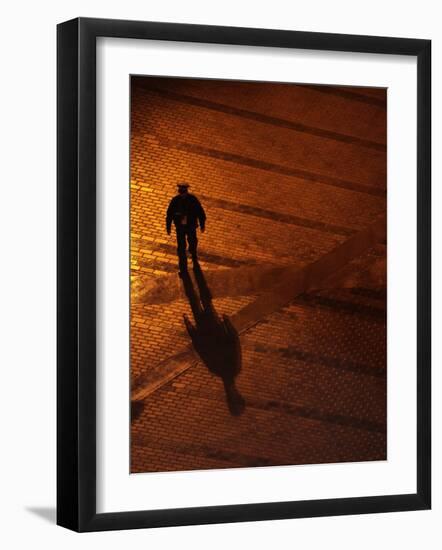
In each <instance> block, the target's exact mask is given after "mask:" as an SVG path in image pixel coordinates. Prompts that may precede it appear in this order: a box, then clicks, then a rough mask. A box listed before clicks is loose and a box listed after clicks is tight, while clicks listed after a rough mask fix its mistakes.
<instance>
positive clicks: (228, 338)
mask: <svg viewBox="0 0 442 550" xmlns="http://www.w3.org/2000/svg"><path fill="white" fill-rule="evenodd" d="M193 270H194V273H195V279H196V282H197V285H198V290H199V298H198V296H197V294H196V292H195V289H194V286H193V282H192V279H191V277H190V275H189V273H188V272H185V273H183V274H182V281H183V285H184V291H185V293H186V296H187V298H188V300H189V304H190V307H191V309H192V314H193V318H194V320H195V324H193V323H192V322H191V321H190V320H189V318H188V317H187V315H184V323H185V325H186V328H187V332H188V333H189V336H190V337H191V339H192V344H193V347H194V348H195V350H196V352H197V353H198V355H199V356H200V358H201V359H202V361H203V362H204V364H205V365H206V367H207V368H208V369H209V370H210V371H211V372H213V373H214V374H216V375H217V376H219V377H220V378H221V379H222V381H223V383H224V389H225V392H226V399H227V404H228V406H229V410H230V412H231V413H232V414H234V415H239V414H241V413H242V412H243V410H244V406H245V403H244V399H243V397H242V396H241V394H240V393H239V391H238V390H237V388H236V386H235V377H236V376H237V375H238V373H239V371H240V370H241V343H240V340H239V334H238V331H237V330H236V329H235V327H234V326H233V324H232V322H231V321H230V319H229V318H228V317H227V315H223V316H222V318H220V316H219V315H218V313H217V312H216V310H215V308H214V306H213V303H212V296H211V294H210V290H209V288H208V286H207V283H206V280H205V278H204V275H203V272H202V271H201V268H200V266H199V264H198V263H197V262H196V263H195V264H194V267H193Z"/></svg>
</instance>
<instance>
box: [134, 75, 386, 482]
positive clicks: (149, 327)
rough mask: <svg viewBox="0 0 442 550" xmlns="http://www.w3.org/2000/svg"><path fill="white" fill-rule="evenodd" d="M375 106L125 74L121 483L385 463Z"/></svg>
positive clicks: (335, 89) (344, 96)
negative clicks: (125, 346)
mask: <svg viewBox="0 0 442 550" xmlns="http://www.w3.org/2000/svg"><path fill="white" fill-rule="evenodd" d="M387 95H388V90H387V88H375V87H356V86H340V85H320V84H317V83H316V84H315V83H314V82H312V83H305V82H301V83H293V82H270V81H239V80H216V79H204V78H177V77H166V76H161V77H159V76H150V75H134V74H132V75H130V182H129V181H128V185H130V268H129V265H128V285H129V281H130V387H131V391H130V410H131V426H130V449H129V452H130V473H132V474H138V473H148V472H177V471H181V472H185V471H190V470H211V469H223V468H253V467H268V466H296V465H305V464H309V465H312V464H335V463H344V462H345V463H347V462H365V461H385V460H387V459H388V455H387V437H388V434H387V246H388V245H387V233H386V218H387ZM128 406H129V404H128Z"/></svg>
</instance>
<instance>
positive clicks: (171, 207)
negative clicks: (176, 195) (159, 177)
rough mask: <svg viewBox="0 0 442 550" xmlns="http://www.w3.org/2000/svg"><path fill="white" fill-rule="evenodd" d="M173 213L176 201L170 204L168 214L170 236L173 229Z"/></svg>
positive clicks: (167, 226)
mask: <svg viewBox="0 0 442 550" xmlns="http://www.w3.org/2000/svg"><path fill="white" fill-rule="evenodd" d="M173 212H174V200H173V199H172V200H171V201H170V203H169V207H168V209H167V213H166V231H167V234H168V235H170V231H171V228H172V220H173Z"/></svg>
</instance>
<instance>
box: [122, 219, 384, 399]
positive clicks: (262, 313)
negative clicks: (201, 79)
mask: <svg viewBox="0 0 442 550" xmlns="http://www.w3.org/2000/svg"><path fill="white" fill-rule="evenodd" d="M385 238H386V216H385V215H382V216H380V217H378V218H377V219H376V221H375V222H374V223H372V224H371V225H369V226H368V227H367V228H366V229H363V230H362V231H360V232H358V233H356V234H355V235H354V236H353V237H350V239H348V240H346V241H344V242H343V243H342V244H340V245H339V246H337V247H336V248H334V249H333V250H331V251H330V252H329V253H327V254H325V255H324V256H322V257H321V258H319V259H318V260H316V261H314V262H312V263H311V264H308V265H307V266H304V267H302V268H299V267H293V266H292V267H288V268H286V270H284V272H283V273H282V274H281V276H280V278H279V280H278V283H277V284H276V285H274V286H273V287H272V288H271V289H270V290H268V291H267V292H264V293H263V294H262V295H261V296H259V297H258V298H257V299H256V300H255V301H254V302H252V303H251V304H248V305H246V306H244V307H243V308H242V309H240V310H239V311H238V312H237V313H235V314H234V315H232V316H231V317H230V320H231V322H232V323H233V325H234V327H235V328H236V330H237V331H238V332H239V333H243V332H245V331H247V330H249V329H250V328H252V327H253V326H254V325H256V324H257V323H258V322H259V321H260V320H261V319H263V318H264V317H267V316H268V315H270V314H271V313H273V312H274V311H276V310H278V309H280V308H281V307H283V306H284V305H286V304H287V303H289V302H290V301H292V300H293V299H294V298H296V296H298V295H299V294H302V293H303V292H307V291H309V290H315V289H317V288H318V287H319V288H320V287H321V285H322V284H323V283H324V281H326V280H327V278H328V277H330V276H331V275H333V274H334V273H335V272H337V271H339V270H341V269H342V268H343V267H345V266H346V265H347V264H348V263H349V262H350V261H351V260H353V259H355V258H357V257H358V256H360V255H361V254H363V252H365V251H366V250H368V249H369V248H371V247H372V246H374V245H375V244H376V243H378V242H380V241H383V240H385ZM197 361H198V356H197V355H196V353H195V352H194V351H193V348H192V346H191V344H189V345H188V346H187V347H186V348H184V349H182V350H181V351H179V352H178V353H176V354H175V355H173V356H171V357H168V358H166V359H165V360H164V361H161V362H160V363H159V364H157V365H156V367H155V368H153V369H150V370H149V371H148V372H147V373H145V374H142V375H141V376H139V377H138V379H137V380H135V382H134V384H133V390H132V396H131V399H132V401H140V400H143V399H145V398H146V397H147V396H149V395H150V394H151V393H153V392H154V391H155V390H157V389H158V388H160V387H161V386H163V385H164V384H166V383H167V382H169V381H170V380H172V379H173V378H176V377H177V376H178V375H180V374H182V373H183V372H184V371H186V370H187V369H189V368H190V367H191V366H192V365H194V364H195V363H196V362H197Z"/></svg>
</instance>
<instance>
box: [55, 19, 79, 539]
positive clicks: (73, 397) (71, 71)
mask: <svg viewBox="0 0 442 550" xmlns="http://www.w3.org/2000/svg"><path fill="white" fill-rule="evenodd" d="M77 117H78V21H77V20H72V21H68V22H65V23H62V24H60V25H58V26H57V524H58V525H61V526H63V527H66V528H68V529H73V530H78V512H79V502H78V410H77V403H78V371H77V367H78V363H77V360H78V355H77V354H78V346H77V321H78V319H77V297H78V294H77V283H78V277H77V269H78V257H77V228H78V224H77V214H78V209H77V186H78V124H77Z"/></svg>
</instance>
